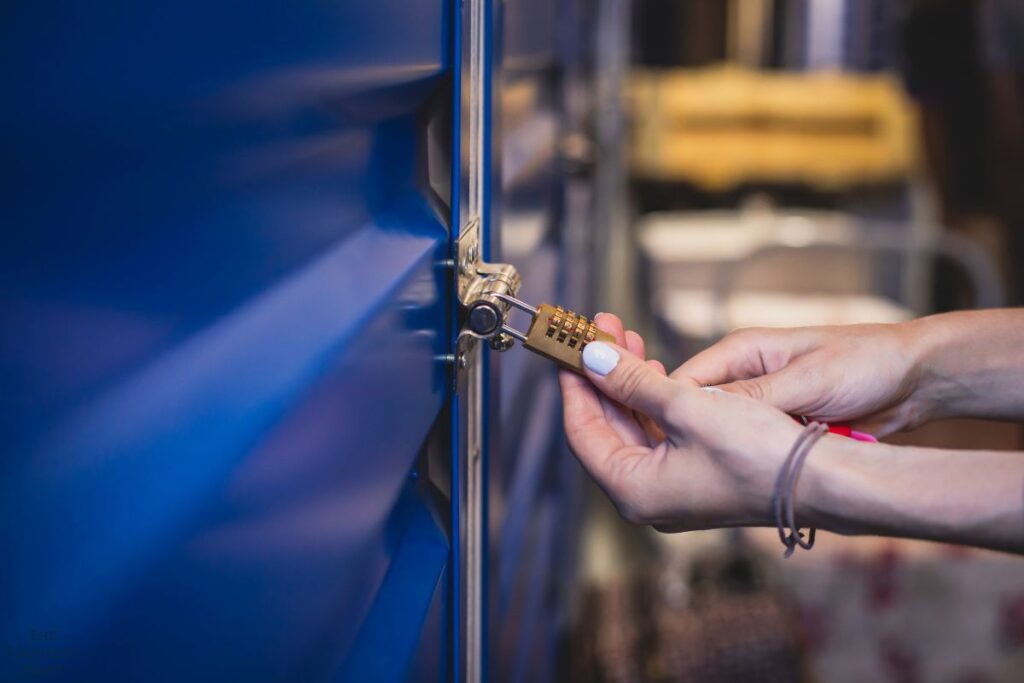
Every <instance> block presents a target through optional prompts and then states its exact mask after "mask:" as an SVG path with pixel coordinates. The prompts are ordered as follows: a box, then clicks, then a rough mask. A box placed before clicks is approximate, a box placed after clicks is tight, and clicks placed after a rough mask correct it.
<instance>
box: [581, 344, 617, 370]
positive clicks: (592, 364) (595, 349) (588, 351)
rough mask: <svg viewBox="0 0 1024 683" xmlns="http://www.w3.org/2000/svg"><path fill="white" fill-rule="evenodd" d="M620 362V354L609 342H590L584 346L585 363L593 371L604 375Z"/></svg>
mask: <svg viewBox="0 0 1024 683" xmlns="http://www.w3.org/2000/svg"><path fill="white" fill-rule="evenodd" d="M618 364H619V354H618V352H617V351H616V350H615V349H614V348H612V347H611V346H610V345H609V344H605V343H604V342H599V341H595V342H590V343H589V344H587V345H586V346H585V347H583V365H584V367H586V368H587V369H588V370H590V371H591V372H596V373H597V374H599V375H601V376H602V377H604V376H605V375H607V374H608V373H609V372H611V371H612V370H614V369H615V366H616V365H618Z"/></svg>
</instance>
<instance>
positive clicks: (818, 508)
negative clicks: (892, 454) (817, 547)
mask: <svg viewBox="0 0 1024 683" xmlns="http://www.w3.org/2000/svg"><path fill="white" fill-rule="evenodd" d="M886 448H888V447H887V446H885V445H884V444H865V443H861V442H858V441H855V440H853V439H847V438H844V437H839V436H826V437H824V438H823V439H821V440H820V441H819V442H818V443H817V444H816V445H815V447H814V450H813V451H812V452H811V454H810V455H809V456H808V458H807V464H806V466H805V472H804V476H802V477H801V481H800V484H799V488H798V490H797V491H796V499H795V503H796V508H795V509H796V519H797V522H798V523H799V524H800V525H801V526H803V527H812V526H813V527H816V528H819V529H826V530H828V531H833V532H836V533H840V534H857V533H864V532H865V527H864V523H865V522H866V521H868V520H870V519H871V516H872V514H873V510H872V503H871V487H870V486H868V485H867V482H868V481H869V480H870V478H871V474H870V469H871V467H872V462H873V461H874V460H875V459H876V457H877V455H878V451H879V450H881V449H886Z"/></svg>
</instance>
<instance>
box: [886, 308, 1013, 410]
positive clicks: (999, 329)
mask: <svg viewBox="0 0 1024 683" xmlns="http://www.w3.org/2000/svg"><path fill="white" fill-rule="evenodd" d="M904 329H905V331H906V333H907V334H906V337H907V340H908V345H909V348H910V349H911V353H912V354H913V356H914V358H915V363H916V366H917V377H916V386H917V389H916V391H915V396H914V400H915V401H916V402H917V403H918V404H919V405H920V409H921V411H922V413H924V414H925V415H926V418H927V419H944V418H951V417H984V418H991V419H1006V420H1015V419H1024V309H998V310H991V311H969V312H961V313H948V314H943V315H935V316H930V317H927V318H922V319H920V320H915V321H913V322H911V323H907V324H906V326H905V328H904Z"/></svg>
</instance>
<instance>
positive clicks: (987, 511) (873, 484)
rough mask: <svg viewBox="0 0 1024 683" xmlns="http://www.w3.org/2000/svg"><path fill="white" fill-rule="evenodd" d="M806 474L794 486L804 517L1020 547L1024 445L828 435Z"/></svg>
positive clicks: (826, 525)
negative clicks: (966, 447)
mask: <svg viewBox="0 0 1024 683" xmlns="http://www.w3.org/2000/svg"><path fill="white" fill-rule="evenodd" d="M806 474H807V476H806V482H807V485H806V487H805V486H804V482H803V481H801V486H800V490H799V491H798V492H797V506H798V507H797V510H798V513H797V519H798V521H799V522H800V524H801V525H806V526H816V527H818V528H821V529H828V530H830V531H835V532H838V533H842V534H872V535H880V536H899V537H907V538H920V539H928V540H934V541H945V542H948V543H960V544H965V545H974V546H981V547H986V548H993V549H997V550H1006V551H1010V552H1017V553H1024V453H1019V452H1009V451H1002V452H1000V451H949V450H938V449H928V448H916V447H908V446H903V447H900V446H890V445H886V444H862V443H858V442H855V441H852V440H848V439H842V438H838V437H828V438H826V439H823V440H822V441H821V442H819V443H818V445H817V446H816V447H815V449H814V452H813V453H812V454H811V456H810V458H809V460H808V471H807V473H806ZM803 479H804V477H802V480H803Z"/></svg>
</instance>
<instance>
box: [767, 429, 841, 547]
mask: <svg viewBox="0 0 1024 683" xmlns="http://www.w3.org/2000/svg"><path fill="white" fill-rule="evenodd" d="M827 433H828V426H827V425H824V424H822V423H820V422H811V423H810V424H808V425H807V426H806V427H804V431H803V432H801V433H800V436H799V437H797V440H796V442H795V443H794V444H793V448H792V449H790V451H789V455H788V456H786V460H785V462H783V463H782V467H781V468H779V476H778V477H776V478H775V490H774V492H773V495H772V504H773V506H774V508H775V526H776V527H777V528H778V530H779V540H780V541H782V545H784V546H786V552H785V555H784V557H789V556H790V555H792V554H793V551H794V550H796V547H797V546H800V547H801V548H804V549H805V550H810V549H811V548H812V547H814V532H815V529H814V528H813V527H812V528H811V530H810V531H809V533H808V537H807V540H806V541H805V540H804V535H803V534H802V533H800V529H799V528H798V527H797V525H796V515H795V513H794V512H793V493H794V491H795V490H796V484H797V481H798V480H799V479H800V472H801V470H803V466H804V461H805V460H806V459H807V456H808V455H809V454H810V452H811V449H812V448H814V444H816V443H818V439H820V438H821V437H823V436H824V435H825V434H827ZM787 529H788V531H789V534H788V535H787V534H786V531H787Z"/></svg>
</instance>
